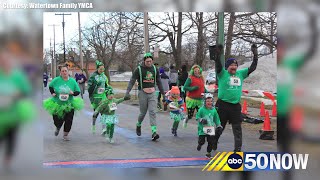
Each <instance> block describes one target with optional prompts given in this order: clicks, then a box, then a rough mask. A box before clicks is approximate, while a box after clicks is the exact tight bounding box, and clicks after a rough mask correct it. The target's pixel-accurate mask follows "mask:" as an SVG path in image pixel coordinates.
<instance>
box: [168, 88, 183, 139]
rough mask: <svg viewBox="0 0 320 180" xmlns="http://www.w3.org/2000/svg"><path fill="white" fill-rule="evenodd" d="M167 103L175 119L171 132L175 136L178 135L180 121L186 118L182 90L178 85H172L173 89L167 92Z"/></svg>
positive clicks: (172, 117)
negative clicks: (181, 95)
mask: <svg viewBox="0 0 320 180" xmlns="http://www.w3.org/2000/svg"><path fill="white" fill-rule="evenodd" d="M167 94H168V98H167V100H166V101H167V103H168V104H169V107H170V117H171V119H173V124H172V129H171V132H172V134H173V135H174V136H177V129H178V127H179V122H180V121H181V120H183V119H184V118H185V116H184V113H183V108H182V105H183V100H182V98H181V97H180V91H179V88H178V86H172V89H171V90H170V91H169V92H168V93H167Z"/></svg>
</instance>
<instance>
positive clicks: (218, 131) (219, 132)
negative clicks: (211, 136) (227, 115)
mask: <svg viewBox="0 0 320 180" xmlns="http://www.w3.org/2000/svg"><path fill="white" fill-rule="evenodd" d="M222 131H223V128H222V126H221V125H220V126H218V127H217V128H216V135H219V136H220V135H221V134H222Z"/></svg>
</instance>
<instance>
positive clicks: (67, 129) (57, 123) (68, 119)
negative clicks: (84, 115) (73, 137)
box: [53, 110, 74, 132]
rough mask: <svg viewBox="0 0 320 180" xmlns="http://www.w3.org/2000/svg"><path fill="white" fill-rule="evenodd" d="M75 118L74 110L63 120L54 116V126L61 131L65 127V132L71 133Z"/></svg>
mask: <svg viewBox="0 0 320 180" xmlns="http://www.w3.org/2000/svg"><path fill="white" fill-rule="evenodd" d="M73 116H74V110H71V111H70V112H68V113H66V114H65V115H64V117H63V118H59V117H58V116H56V115H53V121H54V125H55V126H56V127H57V128H58V129H60V128H61V127H62V125H63V124H64V126H63V130H64V132H70V130H71V126H72V121H73Z"/></svg>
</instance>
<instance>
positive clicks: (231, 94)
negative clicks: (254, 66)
mask: <svg viewBox="0 0 320 180" xmlns="http://www.w3.org/2000/svg"><path fill="white" fill-rule="evenodd" d="M248 71H249V68H245V69H240V70H237V71H236V74H234V75H231V74H230V73H229V72H228V71H227V70H225V69H222V70H221V72H220V73H219V74H218V80H219V85H218V86H219V91H218V98H219V99H221V100H222V101H225V102H228V103H231V104H237V103H239V102H240V99H241V95H242V84H243V80H244V79H245V78H247V77H248Z"/></svg>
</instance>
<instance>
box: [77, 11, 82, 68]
mask: <svg viewBox="0 0 320 180" xmlns="http://www.w3.org/2000/svg"><path fill="white" fill-rule="evenodd" d="M78 23H79V45H80V53H79V56H80V64H81V69H82V70H83V55H82V39H81V24H80V12H78Z"/></svg>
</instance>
